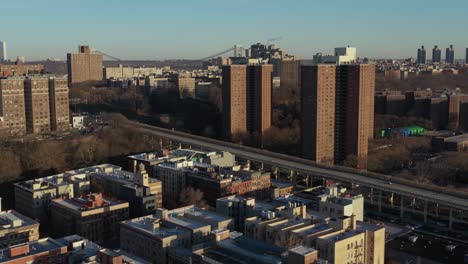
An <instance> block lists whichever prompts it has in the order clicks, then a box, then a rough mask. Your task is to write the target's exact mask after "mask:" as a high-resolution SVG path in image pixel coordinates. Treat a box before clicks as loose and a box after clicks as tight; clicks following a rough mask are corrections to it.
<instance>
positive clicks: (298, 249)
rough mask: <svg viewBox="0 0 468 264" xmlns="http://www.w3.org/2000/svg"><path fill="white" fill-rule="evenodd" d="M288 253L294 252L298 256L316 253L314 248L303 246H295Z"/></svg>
mask: <svg viewBox="0 0 468 264" xmlns="http://www.w3.org/2000/svg"><path fill="white" fill-rule="evenodd" d="M289 251H291V252H294V253H296V254H299V255H304V256H305V255H308V254H310V253H312V252H314V251H316V250H315V249H314V248H311V247H305V246H297V247H294V248H291V249H289Z"/></svg>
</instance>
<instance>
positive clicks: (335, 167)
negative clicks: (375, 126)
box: [139, 123, 468, 199]
mask: <svg viewBox="0 0 468 264" xmlns="http://www.w3.org/2000/svg"><path fill="white" fill-rule="evenodd" d="M139 124H140V125H141V126H142V127H145V128H148V129H152V130H158V131H160V132H163V133H170V134H174V135H177V136H180V137H186V138H190V139H193V140H197V141H202V142H207V143H211V144H216V145H221V146H225V147H229V148H234V149H238V150H242V151H248V152H252V153H255V154H259V155H266V156H269V157H272V158H277V159H283V160H287V161H291V162H297V163H301V164H306V165H310V166H314V167H317V168H320V169H326V170H334V171H338V172H343V173H350V174H357V175H360V176H363V177H368V178H373V179H377V180H382V181H391V182H394V183H398V184H402V185H406V186H410V187H414V188H419V189H423V190H427V191H432V192H437V193H441V194H445V195H451V196H455V197H458V198H461V199H468V193H464V192H460V191H456V190H447V189H445V188H441V187H437V186H432V185H428V184H424V183H416V182H413V181H409V180H405V179H401V178H397V177H393V176H391V175H385V174H380V173H375V172H369V171H362V170H358V169H353V168H349V167H344V166H338V165H326V164H320V163H317V162H314V161H311V160H306V159H302V158H299V157H294V156H290V155H286V154H281V153H276V152H271V151H268V150H264V149H258V148H253V147H248V146H243V145H239V144H235V143H231V142H225V141H220V140H216V139H211V138H206V137H201V136H197V135H191V134H188V133H184V132H179V131H175V130H170V129H166V128H160V127H155V126H150V125H146V124H141V123H139ZM202 147H203V146H202Z"/></svg>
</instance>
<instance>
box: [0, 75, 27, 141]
mask: <svg viewBox="0 0 468 264" xmlns="http://www.w3.org/2000/svg"><path fill="white" fill-rule="evenodd" d="M0 118H3V120H2V121H0V123H3V127H4V128H6V129H8V131H9V132H10V133H12V134H25V133H26V113H25V106H24V78H22V77H10V78H0Z"/></svg>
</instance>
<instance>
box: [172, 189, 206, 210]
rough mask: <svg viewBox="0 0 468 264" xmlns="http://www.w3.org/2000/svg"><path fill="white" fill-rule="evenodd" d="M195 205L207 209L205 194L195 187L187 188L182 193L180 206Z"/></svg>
mask: <svg viewBox="0 0 468 264" xmlns="http://www.w3.org/2000/svg"><path fill="white" fill-rule="evenodd" d="M192 204H193V205H195V206H197V207H200V208H205V207H207V204H206V201H205V200H204V199H203V192H201V191H200V190H198V189H194V188H193V187H187V188H185V190H183V191H182V192H181V193H180V196H179V206H180V207H183V206H188V205H192Z"/></svg>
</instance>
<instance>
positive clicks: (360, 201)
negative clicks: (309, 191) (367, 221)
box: [318, 185, 364, 221]
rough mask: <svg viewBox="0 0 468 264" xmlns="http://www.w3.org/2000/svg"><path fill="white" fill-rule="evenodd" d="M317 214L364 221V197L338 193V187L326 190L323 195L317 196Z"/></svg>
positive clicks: (334, 186)
mask: <svg viewBox="0 0 468 264" xmlns="http://www.w3.org/2000/svg"><path fill="white" fill-rule="evenodd" d="M318 199H319V201H318V202H319V207H318V209H319V212H320V213H322V214H324V215H326V216H329V217H341V216H352V215H354V217H355V218H356V220H357V221H364V197H363V196H362V195H356V196H351V195H347V194H342V193H339V187H338V186H336V185H332V186H329V187H327V188H326V191H325V194H322V195H319V196H318Z"/></svg>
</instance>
